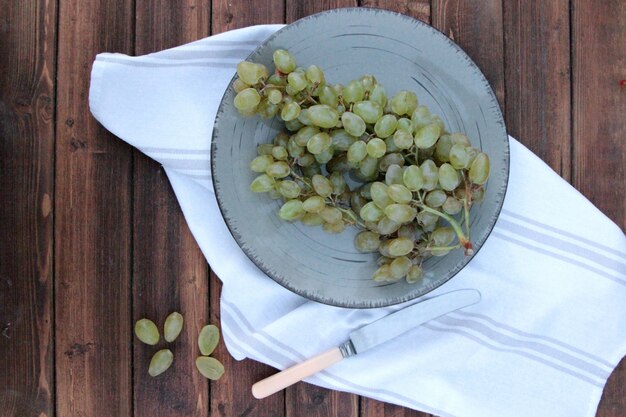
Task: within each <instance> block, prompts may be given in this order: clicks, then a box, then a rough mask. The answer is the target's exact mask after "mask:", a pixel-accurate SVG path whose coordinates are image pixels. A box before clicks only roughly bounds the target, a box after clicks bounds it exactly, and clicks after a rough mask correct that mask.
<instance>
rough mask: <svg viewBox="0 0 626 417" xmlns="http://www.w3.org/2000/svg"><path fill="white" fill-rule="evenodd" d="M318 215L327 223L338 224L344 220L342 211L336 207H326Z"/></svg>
mask: <svg viewBox="0 0 626 417" xmlns="http://www.w3.org/2000/svg"><path fill="white" fill-rule="evenodd" d="M317 214H319V216H320V217H321V218H322V219H324V221H325V222H326V223H337V222H340V221H341V219H342V218H343V215H342V214H341V211H340V210H339V209H338V208H336V207H329V206H326V207H324V208H323V209H322V210H320V211H319V212H318V213H317Z"/></svg>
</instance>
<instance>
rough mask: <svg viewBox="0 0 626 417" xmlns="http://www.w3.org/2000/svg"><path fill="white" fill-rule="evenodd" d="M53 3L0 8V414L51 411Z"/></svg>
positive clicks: (32, 1)
mask: <svg viewBox="0 0 626 417" xmlns="http://www.w3.org/2000/svg"><path fill="white" fill-rule="evenodd" d="M56 19H57V13H56V4H55V2H47V1H41V0H25V1H19V2H9V3H7V4H5V5H4V6H3V7H2V8H0V22H2V23H1V24H0V27H2V35H1V37H2V41H1V42H0V74H2V77H0V138H2V139H1V140H0V173H1V174H0V198H1V199H2V201H3V204H1V205H0V219H2V221H1V222H0V259H1V261H0V357H2V358H4V360H3V364H2V366H1V367H0V416H7V417H8V416H27V415H28V416H30V415H36V416H51V415H52V414H53V413H54V404H53V401H54V353H53V352H54V341H53V335H54V332H53V328H52V326H53V310H52V309H53V300H52V286H53V262H52V261H53V258H52V253H53V207H52V206H53V193H54V100H55V96H54V94H55V88H54V83H55V59H56V43H55V32H56Z"/></svg>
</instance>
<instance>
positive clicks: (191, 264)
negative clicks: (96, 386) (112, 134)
mask: <svg viewBox="0 0 626 417" xmlns="http://www.w3.org/2000/svg"><path fill="white" fill-rule="evenodd" d="M135 10H136V19H135V22H136V26H135V34H136V35H135V53H136V54H137V55H143V54H147V53H150V52H154V51H159V50H162V49H166V48H172V47H174V46H177V45H181V44H184V43H187V42H191V41H194V40H197V39H200V38H203V37H206V36H208V34H209V22H210V17H209V16H210V3H209V2H208V1H207V2H196V1H195V0H185V1H184V2H176V3H173V2H171V1H167V0H158V1H145V0H139V1H137V2H136V8H135ZM133 162H134V164H133V168H134V175H133V178H134V179H133V236H134V239H133V320H134V321H135V320H138V319H140V318H143V317H148V318H151V319H153V320H154V321H155V322H156V323H158V326H159V327H160V328H161V329H162V326H163V322H164V320H165V318H166V317H167V315H168V314H169V313H170V312H172V311H178V312H180V313H181V314H182V315H183V317H184V320H185V324H184V327H183V332H182V333H181V334H180V336H179V337H178V339H177V340H176V341H175V342H174V343H171V344H167V343H165V341H163V340H162V341H161V343H160V344H159V346H158V347H152V346H147V345H144V344H142V343H140V342H138V341H137V339H135V343H134V344H133V348H134V349H133V350H134V355H133V358H134V367H133V385H134V387H133V389H134V394H133V396H134V416H135V417H141V416H146V417H157V416H168V417H174V416H198V417H200V416H207V415H208V414H209V383H208V380H207V379H206V378H204V377H203V376H202V375H200V373H199V372H197V370H196V368H195V359H196V357H198V356H199V355H200V352H199V350H198V344H197V339H198V334H199V332H200V329H201V328H202V326H203V325H205V324H206V323H207V322H208V320H209V282H208V277H209V271H208V267H207V264H206V261H205V259H204V257H203V256H202V253H201V252H200V249H199V248H198V245H197V244H196V242H195V240H194V238H193V236H192V235H191V232H190V231H189V228H188V227H187V224H186V222H185V219H184V217H183V214H182V212H181V210H180V207H179V205H178V202H177V201H176V196H175V195H174V193H173V191H172V189H171V187H170V185H169V182H168V180H167V176H166V174H165V172H164V171H163V169H162V168H161V167H160V165H159V164H158V163H156V162H154V161H153V160H151V159H150V158H148V157H146V156H145V155H143V154H142V153H141V152H139V151H137V150H135V151H134V154H133ZM165 346H167V347H168V348H169V349H171V350H172V352H173V353H174V364H173V366H172V368H171V369H169V370H168V371H167V372H166V373H165V374H163V375H162V376H160V377H158V378H152V377H150V376H149V375H148V365H149V363H150V359H151V357H152V355H153V354H154V352H155V351H157V350H158V349H160V348H163V347H165Z"/></svg>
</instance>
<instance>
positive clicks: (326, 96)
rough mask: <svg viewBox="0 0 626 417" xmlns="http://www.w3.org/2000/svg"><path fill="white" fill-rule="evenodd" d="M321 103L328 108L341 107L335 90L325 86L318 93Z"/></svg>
mask: <svg viewBox="0 0 626 417" xmlns="http://www.w3.org/2000/svg"><path fill="white" fill-rule="evenodd" d="M318 96H319V101H320V103H321V104H326V105H327V106H330V107H334V108H336V107H337V106H338V105H339V96H338V95H337V92H336V91H335V89H334V88H332V87H330V86H328V85H323V86H321V87H320V91H319V93H318Z"/></svg>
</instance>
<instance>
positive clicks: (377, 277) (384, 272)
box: [372, 265, 393, 282]
mask: <svg viewBox="0 0 626 417" xmlns="http://www.w3.org/2000/svg"><path fill="white" fill-rule="evenodd" d="M372 279H373V280H374V281H377V282H385V281H391V280H393V278H392V274H391V268H390V267H389V265H383V266H381V267H380V268H378V269H377V270H376V272H374V275H372Z"/></svg>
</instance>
